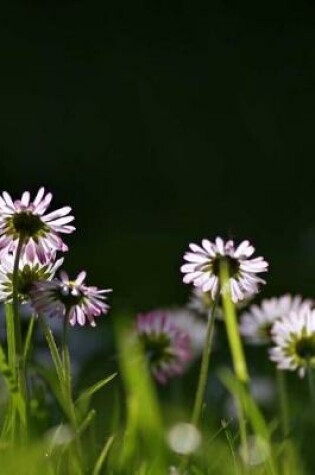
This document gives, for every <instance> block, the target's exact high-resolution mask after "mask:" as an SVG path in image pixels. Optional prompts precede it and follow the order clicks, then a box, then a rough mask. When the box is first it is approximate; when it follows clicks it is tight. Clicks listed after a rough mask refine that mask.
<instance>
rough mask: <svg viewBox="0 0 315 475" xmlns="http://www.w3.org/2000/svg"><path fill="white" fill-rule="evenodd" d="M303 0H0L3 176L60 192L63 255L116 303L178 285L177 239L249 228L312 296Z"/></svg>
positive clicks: (312, 137) (310, 88)
mask: <svg viewBox="0 0 315 475" xmlns="http://www.w3.org/2000/svg"><path fill="white" fill-rule="evenodd" d="M314 18H315V9H314V5H313V3H312V2H311V1H302V0H299V1H295V2H294V1H286V2H284V1H267V2H260V3H259V2H258V3H257V2H250V1H245V2H240V3H238V2H233V1H225V0H214V1H210V2H204V3H203V2H189V1H185V0H182V1H176V0H175V1H174V0H172V1H171V2H170V1H162V0H158V1H151V2H136V3H135V2H126V5H125V4H124V3H121V2H105V1H97V0H94V1H93V0H89V1H87V0H85V1H83V0H81V1H61V2H52V1H24V2H17V1H14V0H11V1H10V2H3V4H2V5H1V15H0V51H1V71H0V97H1V99H0V122H1V132H0V153H1V172H0V187H1V189H7V190H8V191H9V192H11V193H13V194H14V195H15V196H17V195H18V194H20V193H21V192H22V191H23V190H25V189H29V190H31V191H34V192H35V191H36V190H37V188H38V187H39V186H40V185H45V186H46V187H47V188H48V189H49V190H51V191H52V192H53V193H54V195H55V201H54V206H57V205H58V206H59V205H63V204H68V203H69V204H70V205H72V206H73V208H74V213H75V216H76V226H77V229H78V231H77V233H76V234H74V235H72V236H71V237H70V239H69V240H68V242H69V243H70V244H71V251H70V253H69V255H68V257H67V261H66V262H67V268H68V269H70V270H71V271H72V272H76V271H78V270H80V269H81V268H84V269H86V270H87V271H88V274H89V276H90V279H89V280H90V282H91V283H94V284H96V285H99V286H100V287H103V286H105V287H109V286H110V287H113V288H114V290H115V297H114V301H113V305H115V306H116V308H120V307H126V306H128V307H130V308H133V309H135V310H143V309H147V308H151V307H152V308H153V307H156V306H157V305H158V306H163V305H168V304H173V303H181V302H184V301H185V299H186V291H187V289H186V288H184V286H182V285H181V276H180V273H179V270H178V269H179V265H180V263H181V259H182V254H183V252H184V251H185V249H186V247H187V243H188V242H189V241H191V240H197V241H198V240H201V238H202V237H205V236H209V237H210V238H213V237H214V236H215V235H217V234H221V235H223V236H225V237H227V236H231V237H234V238H235V239H237V240H239V239H244V238H249V239H250V240H252V241H253V242H254V243H255V244H256V247H257V248H258V252H259V254H262V255H264V256H265V257H266V258H267V259H268V260H269V261H270V263H271V272H270V274H269V277H268V281H269V286H267V287H266V290H265V291H264V295H270V294H273V293H280V292H284V291H292V292H304V293H305V294H306V296H312V295H314V294H315V286H314V279H313V275H314V269H315V211H314V201H315V200H314V182H315V180H314V145H315V134H314V123H313V114H314V106H315V89H314V75H315V74H314V71H315V48H314V44H315V43H314V40H315V29H314Z"/></svg>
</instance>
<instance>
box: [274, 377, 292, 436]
mask: <svg viewBox="0 0 315 475" xmlns="http://www.w3.org/2000/svg"><path fill="white" fill-rule="evenodd" d="M276 378H277V387H278V398H279V408H280V416H281V429H282V435H283V438H284V439H286V438H287V437H288V435H289V432H290V415H289V401H288V392H287V387H286V386H287V385H286V377H285V373H284V371H281V370H278V369H277V370H276Z"/></svg>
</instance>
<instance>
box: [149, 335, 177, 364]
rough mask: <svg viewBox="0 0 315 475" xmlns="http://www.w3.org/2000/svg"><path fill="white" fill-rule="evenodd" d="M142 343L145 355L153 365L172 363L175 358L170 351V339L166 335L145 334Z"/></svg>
mask: <svg viewBox="0 0 315 475" xmlns="http://www.w3.org/2000/svg"><path fill="white" fill-rule="evenodd" d="M141 341H142V344H143V346H144V351H145V354H146V355H147V358H148V359H149V361H150V363H151V364H152V365H157V364H159V363H161V362H166V361H170V360H171V359H172V358H173V356H174V355H173V354H172V352H171V351H170V339H169V337H168V336H167V335H165V334H159V335H154V334H150V335H147V334H143V335H142V336H141Z"/></svg>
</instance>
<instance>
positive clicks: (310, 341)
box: [295, 336, 315, 360]
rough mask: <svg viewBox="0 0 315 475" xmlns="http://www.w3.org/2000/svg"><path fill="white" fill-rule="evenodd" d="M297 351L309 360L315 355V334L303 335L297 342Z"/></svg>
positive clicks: (300, 355) (301, 356)
mask: <svg viewBox="0 0 315 475" xmlns="http://www.w3.org/2000/svg"><path fill="white" fill-rule="evenodd" d="M295 351H296V353H297V355H298V356H299V357H300V358H302V359H304V360H309V359H311V358H314V357H315V336H308V337H306V336H305V337H303V338H301V339H300V340H298V341H297V342H296V345H295Z"/></svg>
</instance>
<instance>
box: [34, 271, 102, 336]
mask: <svg viewBox="0 0 315 475" xmlns="http://www.w3.org/2000/svg"><path fill="white" fill-rule="evenodd" d="M85 278H86V273H85V272H80V273H79V274H78V276H77V277H76V279H74V280H70V279H69V276H68V274H67V273H66V272H64V271H62V272H61V273H60V279H53V280H51V281H40V282H36V283H35V284H34V286H33V290H32V292H31V298H32V305H33V307H34V308H35V310H36V311H37V313H39V314H42V315H46V316H47V317H55V316H57V317H62V318H68V319H69V323H70V325H75V324H76V323H77V324H79V325H81V326H83V325H85V323H87V322H88V323H90V325H91V326H93V327H94V326H95V325H96V324H95V317H98V316H100V315H101V314H106V313H107V312H108V310H109V306H108V304H107V303H106V302H105V299H106V296H105V294H107V293H108V292H111V290H110V289H108V290H99V289H98V288H97V287H88V286H86V285H85V284H84V281H85Z"/></svg>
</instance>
